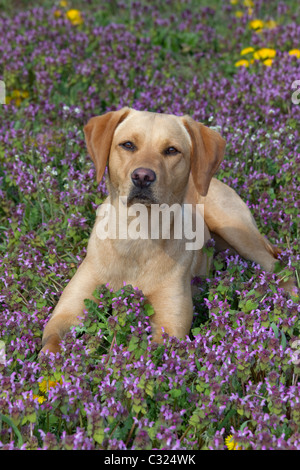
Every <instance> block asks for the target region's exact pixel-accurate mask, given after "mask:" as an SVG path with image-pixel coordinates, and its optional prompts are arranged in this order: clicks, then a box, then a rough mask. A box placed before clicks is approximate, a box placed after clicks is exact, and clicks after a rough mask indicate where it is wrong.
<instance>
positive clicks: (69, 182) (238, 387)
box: [0, 0, 300, 450]
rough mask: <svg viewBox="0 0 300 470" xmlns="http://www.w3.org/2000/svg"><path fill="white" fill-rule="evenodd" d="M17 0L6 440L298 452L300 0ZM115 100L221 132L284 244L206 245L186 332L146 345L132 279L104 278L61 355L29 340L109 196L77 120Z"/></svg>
mask: <svg viewBox="0 0 300 470" xmlns="http://www.w3.org/2000/svg"><path fill="white" fill-rule="evenodd" d="M12 4H13V2H11V5H10V3H9V2H1V1H0V31H1V42H0V80H2V81H3V82H4V83H5V87H6V104H4V105H0V197H1V205H0V281H1V292H0V302H1V307H0V341H1V343H0V448H2V449H12V450H14V449H26V450H35V449H48V450H54V449H64V450H71V449H105V450H117V449H121V450H122V449H124V450H130V449H132V450H141V449H144V450H145V449H148V450H153V449H161V450H170V449H171V450H185V449H186V450H200V449H202V450H208V449H211V450H265V449H276V450H277V449H288V450H300V385H299V374H300V340H299V331H300V322H299V312H300V308H299V298H298V296H297V292H296V289H295V295H291V296H289V295H288V294H286V293H285V291H284V290H283V289H280V288H279V286H278V283H279V279H286V280H288V279H289V278H291V277H294V278H295V282H296V285H298V287H299V274H298V273H299V258H300V257H299V209H300V199H299V183H300V181H299V163H300V144H299V142H300V139H299V132H300V127H299V120H300V50H299V49H300V43H299V37H300V25H299V22H298V23H297V18H299V6H298V2H296V1H293V0H291V1H287V2H283V1H278V0H271V1H269V2H263V1H261V0H253V1H247V0H245V1H243V0H231V1H225V2H221V1H214V0H211V1H210V2H204V1H194V0H188V1H181V0H165V1H164V2H160V1H158V0H154V1H151V2H146V1H142V0H140V1H134V2H133V1H132V2H129V1H125V0H123V1H117V0H115V1H113V2H96V1H94V0H90V1H86V2H83V1H75V0H74V2H73V1H71V0H68V1H60V2H59V1H58V2H56V3H54V2H47V1H46V2H38V1H35V2H25V1H24V2H23V1H19V2H18V3H17V5H18V6H17V7H14V8H13V7H12ZM28 4H29V6H28ZM30 5H31V6H30ZM297 8H298V16H297ZM297 80H299V85H298V87H296V88H295V87H294V85H293V84H294V83H295V82H296V81H297ZM296 85H297V84H296ZM293 87H294V88H293ZM297 88H298V89H299V92H297ZM293 96H294V99H293V98H292V97H293ZM122 106H130V107H133V108H135V109H139V110H149V111H155V112H164V113H173V114H177V115H182V114H189V115H191V116H192V117H193V118H194V119H196V120H198V121H201V122H203V123H204V124H205V125H208V126H211V127H214V128H216V129H218V130H219V131H220V132H221V134H222V135H223V136H224V138H225V139H226V140H227V147H226V156H225V160H224V162H223V163H222V165H221V167H220V169H219V171H218V173H217V175H216V177H217V178H219V179H221V180H222V181H224V182H225V183H227V184H229V185H230V186H231V187H233V188H234V189H235V190H236V191H237V192H238V194H240V196H241V197H242V198H243V200H244V201H245V202H246V203H247V205H248V206H249V208H250V209H251V211H252V214H253V216H254V217H255V220H256V222H257V224H258V226H259V229H260V230H261V232H262V233H263V234H264V235H265V236H267V237H268V238H269V239H270V240H271V241H272V243H274V244H275V245H276V246H277V247H279V248H280V249H281V254H280V255H279V259H278V269H277V273H276V274H270V273H266V272H264V271H262V269H261V268H260V266H258V265H255V264H254V263H251V262H249V261H246V260H244V259H242V258H241V257H239V256H232V255H229V253H228V252H226V251H225V252H222V253H219V254H218V255H213V244H212V243H208V245H207V246H206V247H205V248H204V249H205V250H206V251H207V252H208V253H209V254H210V255H211V256H212V257H213V263H212V269H211V272H210V274H209V276H208V277H207V278H206V279H194V280H193V284H194V285H195V290H196V294H195V296H194V310H195V314H194V321H193V326H192V331H191V334H190V336H189V337H187V338H185V339H183V340H178V339H176V338H173V337H168V335H166V334H165V335H164V344H162V345H159V346H157V345H155V344H152V343H151V326H150V318H151V314H152V313H153V311H152V307H151V306H150V305H149V304H147V301H146V299H145V298H144V297H143V293H142V292H140V291H139V290H138V287H139V286H124V288H123V289H121V290H120V291H118V292H112V291H111V289H110V287H109V285H106V286H99V288H98V289H97V292H96V293H95V295H96V299H97V302H93V301H87V302H86V316H85V320H84V321H83V323H82V325H80V326H79V327H76V328H73V329H72V330H71V331H70V332H69V333H68V334H67V336H66V338H65V340H64V341H63V349H62V352H61V354H57V355H56V357H55V356H54V355H53V354H50V355H42V356H41V357H38V353H39V351H40V349H41V338H42V330H43V327H44V325H45V323H46V322H47V320H48V318H49V316H50V314H51V312H52V310H53V308H54V306H55V305H56V303H57V301H58V299H59V296H60V294H61V292H62V290H63V289H64V287H65V286H66V284H67V282H68V280H69V279H70V278H71V277H72V275H73V274H74V273H75V271H76V269H77V267H78V265H79V264H80V262H81V261H82V259H83V257H84V256H85V252H86V246H87V241H88V238H89V234H90V231H91V227H92V225H93V221H94V219H95V212H96V208H97V206H98V205H99V204H100V203H101V202H102V201H103V199H104V197H105V195H106V193H107V190H106V185H105V181H102V182H101V183H100V184H98V185H97V183H96V178H95V169H94V166H93V164H92V162H91V159H90V158H89V156H88V154H87V150H86V146H85V142H84V135H83V126H84V124H85V123H86V122H87V121H88V119H89V118H90V117H92V116H95V115H98V114H102V113H104V112H107V111H110V110H115V109H119V108H120V107H122ZM297 269H298V270H297Z"/></svg>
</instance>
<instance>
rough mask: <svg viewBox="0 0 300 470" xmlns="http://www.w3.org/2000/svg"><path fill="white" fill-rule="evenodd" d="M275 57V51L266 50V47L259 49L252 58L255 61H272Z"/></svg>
mask: <svg viewBox="0 0 300 470" xmlns="http://www.w3.org/2000/svg"><path fill="white" fill-rule="evenodd" d="M275 56H276V50H275V49H271V48H268V47H264V48H262V49H259V50H258V51H256V52H254V54H253V57H254V59H255V60H266V59H274V57H275Z"/></svg>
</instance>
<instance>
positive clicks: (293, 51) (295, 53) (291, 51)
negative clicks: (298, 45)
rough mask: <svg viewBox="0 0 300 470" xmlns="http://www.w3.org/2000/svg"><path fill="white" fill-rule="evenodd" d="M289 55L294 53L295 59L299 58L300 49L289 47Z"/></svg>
mask: <svg viewBox="0 0 300 470" xmlns="http://www.w3.org/2000/svg"><path fill="white" fill-rule="evenodd" d="M289 54H290V55H295V56H296V57H297V59H300V49H291V50H290V51H289Z"/></svg>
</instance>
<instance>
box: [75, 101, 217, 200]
mask: <svg viewBox="0 0 300 470" xmlns="http://www.w3.org/2000/svg"><path fill="white" fill-rule="evenodd" d="M84 133H85V138H86V143H87V148H88V151H89V154H90V155H91V157H92V159H93V161H94V164H95V167H96V172H97V180H98V181H100V180H101V179H102V177H103V175H104V171H105V167H106V164H107V162H108V176H109V183H108V184H109V189H110V193H111V194H112V196H121V197H122V196H126V197H127V198H128V202H129V203H132V202H140V203H144V204H146V205H149V204H152V203H156V204H163V203H166V204H169V205H171V204H173V203H182V202H183V199H184V196H185V192H186V188H187V183H188V179H189V175H190V172H191V173H192V177H193V181H194V184H195V186H196V189H197V190H198V192H199V194H201V195H202V196H205V195H206V194H207V191H208V188H209V184H210V181H211V178H212V176H213V175H214V173H215V172H216V170H217V168H218V166H219V165H220V163H221V161H222V159H223V155H224V150H225V140H224V139H223V138H222V137H221V136H220V135H219V134H218V133H217V132H215V131H213V130H212V129H209V128H208V127H206V126H204V125H203V124H201V123H198V122H196V121H194V120H193V119H192V118H190V117H189V116H181V117H178V116H174V115H169V114H159V113H151V112H147V111H136V110H134V109H130V108H122V109H120V110H119V111H111V112H109V113H107V114H104V115H102V116H96V117H93V118H92V119H90V121H89V122H88V124H87V125H86V126H85V127H84Z"/></svg>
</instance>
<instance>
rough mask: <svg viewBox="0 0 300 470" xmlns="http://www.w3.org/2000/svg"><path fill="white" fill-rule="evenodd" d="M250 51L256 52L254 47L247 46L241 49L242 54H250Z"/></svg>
mask: <svg viewBox="0 0 300 470" xmlns="http://www.w3.org/2000/svg"><path fill="white" fill-rule="evenodd" d="M250 52H254V47H245V48H244V49H242V50H241V52H240V55H247V54H250Z"/></svg>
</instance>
